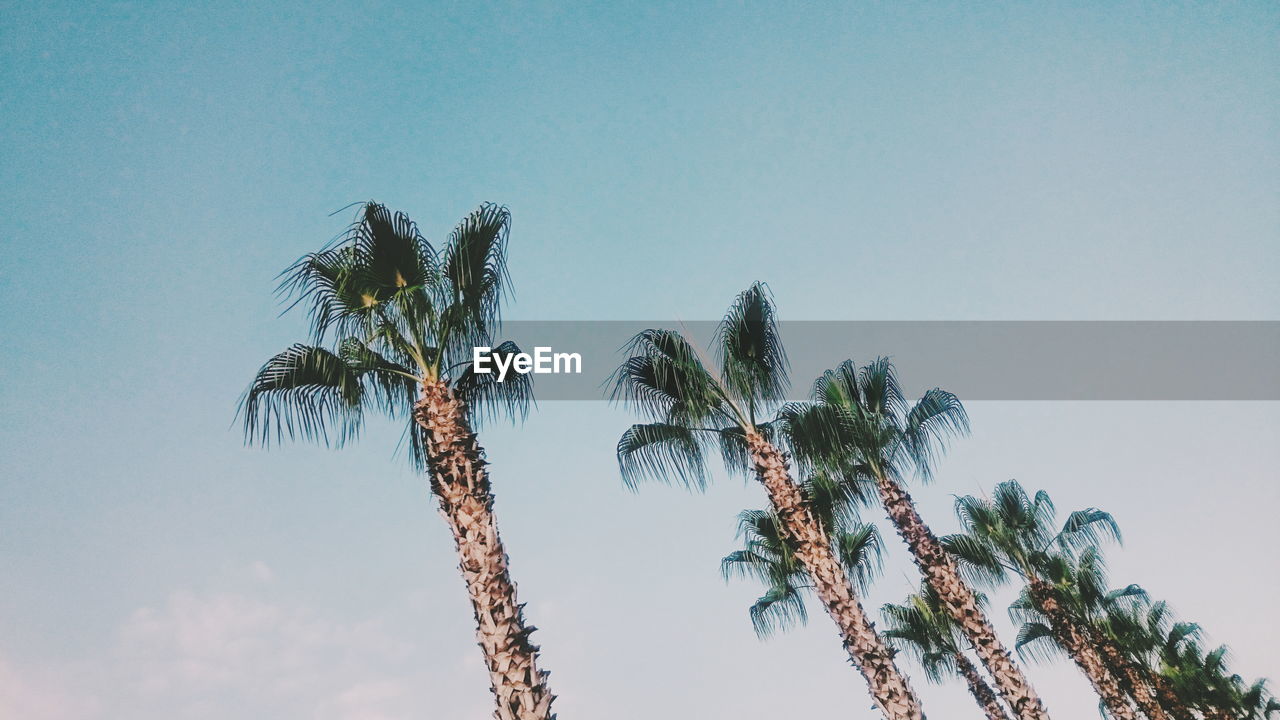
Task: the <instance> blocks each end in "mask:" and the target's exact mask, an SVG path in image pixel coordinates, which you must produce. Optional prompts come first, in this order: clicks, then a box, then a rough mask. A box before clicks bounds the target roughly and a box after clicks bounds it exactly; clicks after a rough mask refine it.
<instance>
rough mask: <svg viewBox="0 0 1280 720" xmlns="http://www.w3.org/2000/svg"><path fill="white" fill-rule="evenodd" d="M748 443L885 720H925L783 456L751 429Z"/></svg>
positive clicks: (785, 529)
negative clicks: (793, 478)
mask: <svg viewBox="0 0 1280 720" xmlns="http://www.w3.org/2000/svg"><path fill="white" fill-rule="evenodd" d="M747 447H748V449H749V451H750V453H751V460H752V465H753V466H754V468H755V472H756V477H757V478H758V479H759V480H760V483H761V484H762V485H764V487H765V490H766V491H767V492H768V494H769V501H770V502H771V503H772V505H773V510H774V512H776V513H777V515H778V518H779V519H780V520H781V521H782V529H783V532H784V533H785V534H786V535H787V540H788V541H789V542H790V543H791V544H792V546H793V547H794V549H795V553H796V557H797V558H798V559H799V560H800V562H801V563H802V564H803V565H804V568H805V570H806V571H808V573H809V578H810V580H812V581H813V586H814V588H815V590H816V592H817V594H818V598H819V599H821V600H822V604H823V606H825V607H826V609H827V614H828V615H830V616H831V619H832V620H834V621H835V623H836V626H837V627H839V628H840V635H841V638H842V639H843V641H844V648H845V651H846V652H848V653H849V658H850V660H852V661H853V664H854V666H855V667H857V668H858V670H859V671H860V672H861V673H862V676H863V677H864V678H866V681H867V686H868V688H870V691H871V697H872V698H873V699H874V700H875V702H876V704H877V705H878V706H879V707H880V712H882V713H883V714H884V717H885V718H886V719H887V720H923V718H924V712H923V711H922V710H921V709H920V701H919V700H918V699H917V698H916V695H915V692H913V691H912V689H911V686H910V684H909V683H908V682H907V679H906V677H905V676H904V675H903V674H902V673H901V672H900V671H899V670H898V668H897V666H896V665H895V664H894V662H893V656H894V653H893V651H892V650H890V649H889V647H888V646H887V645H886V644H885V642H884V640H883V639H882V638H881V637H880V636H879V635H878V634H877V633H876V630H875V625H873V624H872V623H871V620H870V619H869V618H868V617H867V614H866V611H865V610H863V609H862V604H861V603H860V602H859V601H858V596H857V594H856V593H855V592H854V589H853V584H852V583H850V582H849V576H848V575H847V574H846V573H845V570H844V566H842V565H841V564H840V561H839V560H838V559H836V556H835V553H834V552H833V551H832V549H831V539H830V537H829V536H828V534H827V530H826V529H825V528H823V527H822V526H821V525H820V524H819V523H818V521H817V519H815V518H814V517H813V514H812V512H810V510H809V507H808V505H807V504H806V503H805V501H804V496H803V495H801V493H800V488H799V487H798V486H797V485H796V484H795V482H794V481H792V479H791V473H790V470H789V468H788V467H787V460H786V458H785V457H784V456H783V455H782V453H781V452H779V450H778V449H777V448H776V447H774V446H773V444H772V443H770V442H769V441H767V440H765V439H764V438H762V437H760V436H759V435H758V434H755V433H748V434H747Z"/></svg>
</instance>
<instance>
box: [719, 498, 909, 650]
mask: <svg viewBox="0 0 1280 720" xmlns="http://www.w3.org/2000/svg"><path fill="white" fill-rule="evenodd" d="M801 492H803V493H804V497H805V501H806V502H807V503H808V504H809V507H810V508H811V509H812V510H813V514H814V516H815V517H816V518H818V520H819V522H821V523H822V524H823V526H824V527H828V528H831V540H832V543H833V544H834V546H835V548H836V554H837V556H838V557H839V558H840V562H841V564H843V565H844V568H845V572H846V574H847V575H848V577H849V579H850V580H851V581H852V582H853V584H854V587H855V588H857V589H858V591H859V592H866V591H867V589H868V588H869V587H870V585H871V581H872V580H873V579H874V578H875V576H876V575H877V574H878V573H879V572H880V568H881V564H882V558H883V551H884V548H883V544H882V543H881V540H880V533H879V532H878V531H877V530H876V528H875V526H874V525H870V524H865V523H862V522H859V521H858V519H857V517H856V516H854V515H853V514H852V513H849V512H847V508H849V507H850V505H849V503H848V502H847V500H846V499H844V498H840V497H838V495H839V494H841V493H842V492H843V486H842V485H840V484H838V483H833V482H830V480H829V478H826V477H821V476H819V477H813V478H810V479H809V480H808V481H807V482H806V483H804V485H803V486H802V487H801ZM738 537H739V538H740V539H741V540H742V542H743V548H742V549H741V550H736V551H734V552H731V553H729V554H728V555H726V556H725V557H724V558H723V559H722V560H721V561H720V570H721V573H722V574H723V575H724V578H725V580H729V579H731V578H733V577H735V576H737V577H748V578H754V579H756V580H758V581H760V582H761V583H762V584H763V585H764V586H765V593H764V595H761V596H760V598H759V599H758V600H756V602H755V603H753V604H752V605H751V608H750V610H749V614H750V617H751V626H752V627H753V628H754V629H755V631H756V634H757V635H759V636H760V637H761V638H762V639H763V638H766V637H769V636H770V635H772V634H773V633H774V632H776V631H779V630H786V629H789V628H790V627H792V626H794V625H797V624H804V623H806V622H808V619H809V613H808V610H807V609H806V607H805V595H806V592H807V591H810V590H812V589H813V584H812V583H811V582H810V581H809V579H808V576H807V574H806V570H805V568H804V566H803V565H802V564H801V563H800V560H799V559H798V558H797V557H796V554H795V552H794V551H793V550H792V548H791V545H790V544H789V543H787V542H786V540H785V530H784V528H783V526H782V523H781V522H780V521H779V519H778V516H777V514H775V513H773V512H771V511H768V510H744V511H742V512H741V513H740V514H739V515H738Z"/></svg>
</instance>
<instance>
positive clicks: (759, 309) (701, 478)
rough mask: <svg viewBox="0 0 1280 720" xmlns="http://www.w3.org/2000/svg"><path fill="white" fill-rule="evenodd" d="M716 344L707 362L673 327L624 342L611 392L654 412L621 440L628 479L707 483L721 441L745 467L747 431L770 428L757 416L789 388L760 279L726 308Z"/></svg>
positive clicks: (729, 461) (725, 452)
mask: <svg viewBox="0 0 1280 720" xmlns="http://www.w3.org/2000/svg"><path fill="white" fill-rule="evenodd" d="M715 351H716V362H715V364H714V365H712V363H711V362H710V361H709V359H707V358H704V357H703V355H702V353H701V352H700V351H699V350H698V349H697V348H696V347H694V346H693V345H692V344H691V343H690V342H689V341H688V340H687V339H686V338H685V337H684V336H683V335H681V334H680V333H678V332H675V331H673V330H645V331H643V332H641V333H639V334H638V335H636V336H635V337H634V338H632V340H631V342H630V343H629V344H628V345H627V347H626V352H627V353H628V355H629V357H628V358H627V359H626V361H625V362H623V363H622V365H621V366H620V367H619V368H618V370H617V371H616V372H615V373H614V375H613V390H612V393H611V398H612V399H613V400H614V401H619V400H620V401H625V402H629V403H631V404H633V405H634V406H635V407H636V409H637V410H638V411H639V412H640V413H641V414H642V415H645V416H647V417H648V418H649V419H650V420H652V422H649V423H645V424H637V425H633V426H632V427H631V428H630V429H629V430H627V432H626V433H624V434H623V436H622V438H621V439H620V440H619V441H618V464H619V467H620V469H621V471H622V477H623V480H624V481H625V482H626V483H627V484H628V485H630V486H632V487H634V486H635V485H636V483H637V482H638V481H639V480H640V479H641V478H643V477H650V478H654V479H659V480H663V481H667V480H670V479H673V478H674V479H676V480H677V481H678V482H680V483H682V484H684V485H685V486H687V487H691V488H702V487H705V486H706V483H707V477H708V476H707V466H706V460H705V456H706V451H707V450H708V449H709V448H713V447H718V448H719V450H720V453H721V455H722V457H723V458H724V461H725V464H726V465H727V466H728V467H729V468H730V469H731V470H735V471H739V472H742V473H745V472H746V471H747V469H748V467H749V466H748V453H747V443H746V436H747V433H749V432H752V433H759V434H761V435H763V436H765V437H769V436H771V434H772V425H771V424H770V423H769V422H764V421H762V420H761V419H762V418H767V417H769V413H770V411H771V410H772V408H774V407H776V406H777V405H778V404H780V403H781V401H782V399H783V396H784V394H785V393H786V390H787V387H788V377H787V356H786V352H785V351H784V350H783V348H782V343H781V341H780V339H779V337H778V329H777V321H776V319H775V317H774V312H773V304H772V302H771V299H770V297H769V291H768V288H766V287H765V285H764V284H763V283H755V284H754V285H752V286H751V287H749V288H747V289H746V290H745V291H744V292H742V293H741V294H740V295H739V296H738V297H737V299H736V300H735V301H734V303H733V305H732V306H731V307H730V308H729V312H728V313H727V314H726V315H725V317H724V320H723V321H722V322H721V323H720V327H719V329H718V331H717V334H716V342H715Z"/></svg>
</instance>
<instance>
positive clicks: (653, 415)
mask: <svg viewBox="0 0 1280 720" xmlns="http://www.w3.org/2000/svg"><path fill="white" fill-rule="evenodd" d="M627 354H628V357H627V359H626V360H625V361H624V362H623V363H622V365H621V367H619V368H618V370H617V371H616V373H615V374H614V388H613V393H612V397H613V399H614V400H620V401H624V402H628V403H629V404H631V405H632V406H634V407H635V408H636V409H637V410H638V411H639V412H640V413H641V414H642V415H644V416H646V417H647V419H648V420H649V422H647V423H642V424H637V425H633V426H632V427H631V429H629V430H627V431H626V432H625V433H624V434H623V436H622V438H621V439H620V440H619V441H618V464H619V468H620V470H621V472H622V477H623V480H624V481H625V482H627V483H628V484H633V485H634V483H635V482H636V480H638V479H639V478H641V477H646V476H647V477H653V478H655V479H660V480H665V481H672V480H675V481H677V482H680V483H682V484H684V485H686V486H688V487H692V488H702V487H704V486H705V485H706V482H707V475H708V473H707V464H706V454H707V452H708V451H717V450H718V451H719V453H720V455H721V457H722V458H723V459H724V461H725V465H726V466H728V467H729V468H730V470H732V471H736V472H739V473H741V474H744V475H748V476H750V477H754V478H755V479H756V480H757V481H758V482H759V483H760V485H761V487H762V488H763V489H764V490H765V493H766V494H767V495H768V498H769V503H770V511H771V512H773V513H774V514H775V515H776V517H777V523H778V526H779V528H780V529H781V530H782V534H783V536H784V538H785V541H786V543H787V544H788V545H789V547H790V550H791V551H792V552H793V553H794V554H795V557H796V559H797V560H798V561H799V562H800V564H801V565H803V566H804V568H805V571H806V574H807V577H808V579H809V581H810V582H811V583H812V584H813V589H814V593H815V594H816V595H817V596H818V597H819V598H820V599H821V601H822V605H823V607H824V608H825V609H826V611H827V615H828V616H829V617H830V618H831V620H832V621H833V622H834V623H835V624H836V627H837V628H838V629H839V631H840V638H841V643H842V644H843V645H844V648H845V651H846V652H847V653H848V654H849V660H850V661H851V662H852V663H853V665H854V667H855V668H857V669H858V671H859V672H860V673H861V674H862V677H863V679H864V680H866V682H867V689H868V691H869V692H870V693H871V697H872V698H873V699H874V700H875V703H876V705H877V707H878V708H879V709H880V712H881V713H882V714H883V715H884V717H885V718H886V719H887V720H921V719H922V718H923V717H924V712H923V710H922V709H921V707H920V700H919V698H917V697H916V694H915V692H914V691H913V690H912V689H911V684H910V683H909V682H908V681H907V678H906V676H904V675H903V674H902V673H901V671H899V670H898V667H897V665H896V663H895V662H894V657H893V652H892V650H890V649H889V646H888V645H887V644H885V642H884V638H882V637H880V635H879V634H878V633H877V632H876V629H875V625H874V623H872V622H871V620H870V618H869V617H868V615H867V612H866V609H865V608H863V607H862V601H861V599H860V598H859V594H858V591H857V588H856V587H855V586H854V584H853V582H852V581H851V580H850V578H849V577H848V575H847V573H846V571H845V568H844V565H843V564H841V562H840V558H839V554H838V551H837V548H836V547H835V544H834V543H833V541H832V538H831V534H830V530H831V529H830V528H829V527H827V526H825V525H824V524H823V523H822V521H821V518H819V517H817V516H816V515H815V513H814V511H813V509H812V508H811V507H810V504H809V501H808V500H807V499H806V498H805V495H804V492H803V490H802V488H801V486H800V484H799V483H797V482H796V481H795V479H794V478H793V477H792V475H791V466H790V461H789V458H788V457H787V456H786V454H784V452H783V451H782V449H781V448H780V447H779V445H778V444H777V434H778V433H777V429H776V426H775V424H774V419H775V416H776V412H777V410H778V407H779V405H781V403H782V400H783V398H784V396H785V392H786V388H787V384H788V376H787V358H786V353H785V351H784V349H783V347H782V342H781V338H780V337H779V335H778V328H777V322H776V318H775V315H774V308H773V302H772V299H771V298H770V297H769V294H768V290H767V289H766V288H765V286H764V285H763V284H760V283H756V284H754V285H752V286H751V287H749V288H747V290H745V291H744V292H742V293H741V294H739V295H738V297H737V299H736V300H735V301H734V303H733V305H732V306H731V307H730V308H729V311H728V313H726V314H725V318H724V320H723V321H722V322H721V323H720V326H719V328H718V332H717V337H716V354H717V355H718V357H717V358H716V360H717V361H718V362H716V363H714V364H713V363H712V362H710V360H708V359H706V358H704V357H703V355H702V353H701V351H700V350H699V349H698V348H697V347H695V346H694V345H693V344H691V343H690V342H689V341H688V340H686V339H685V338H684V336H682V335H681V334H680V333H678V332H674V331H672V330H657V329H651V330H645V331H644V332H641V333H639V334H638V335H636V336H635V337H634V338H633V339H632V341H631V343H630V344H629V345H628V346H627Z"/></svg>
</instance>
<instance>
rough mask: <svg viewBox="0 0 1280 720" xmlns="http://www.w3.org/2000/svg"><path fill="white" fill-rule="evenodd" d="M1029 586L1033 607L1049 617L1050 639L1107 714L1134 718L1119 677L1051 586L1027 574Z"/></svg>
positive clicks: (1121, 718)
mask: <svg viewBox="0 0 1280 720" xmlns="http://www.w3.org/2000/svg"><path fill="white" fill-rule="evenodd" d="M1030 590H1031V600H1032V602H1034V603H1035V606H1036V609H1037V610H1039V611H1040V612H1041V613H1043V614H1044V616H1045V617H1046V618H1048V619H1049V629H1050V630H1051V631H1052V632H1053V635H1054V639H1056V640H1057V641H1058V644H1059V645H1061V646H1062V647H1063V648H1064V649H1065V650H1066V651H1067V654H1068V655H1070V656H1071V659H1072V660H1074V661H1075V663H1076V665H1077V666H1079V668H1080V670H1081V671H1082V672H1084V675H1085V677H1086V678H1088V679H1089V683H1090V684H1092V685H1093V689H1094V690H1095V691H1097V693H1098V697H1100V698H1102V702H1103V703H1104V704H1105V705H1106V706H1107V711H1108V712H1110V713H1111V716H1112V717H1114V718H1116V720H1137V718H1138V714H1137V712H1136V711H1134V709H1133V706H1132V705H1130V704H1129V700H1128V698H1127V697H1126V696H1125V693H1124V690H1123V689H1122V688H1121V687H1120V683H1119V681H1117V680H1116V678H1115V676H1114V675H1112V674H1111V671H1110V670H1108V669H1107V665H1106V663H1105V662H1103V660H1102V656H1100V655H1099V654H1098V651H1097V650H1096V649H1094V647H1093V645H1092V644H1091V643H1090V642H1089V640H1088V638H1086V637H1085V635H1084V634H1083V633H1082V632H1080V630H1079V628H1077V627H1076V625H1075V623H1074V622H1072V620H1071V618H1070V616H1069V615H1068V614H1067V611H1066V610H1065V609H1064V608H1063V607H1062V604H1061V603H1060V602H1059V601H1058V597H1057V595H1056V594H1055V593H1054V591H1053V586H1051V585H1049V583H1047V582H1045V581H1044V580H1041V579H1039V578H1031V579H1030Z"/></svg>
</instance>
